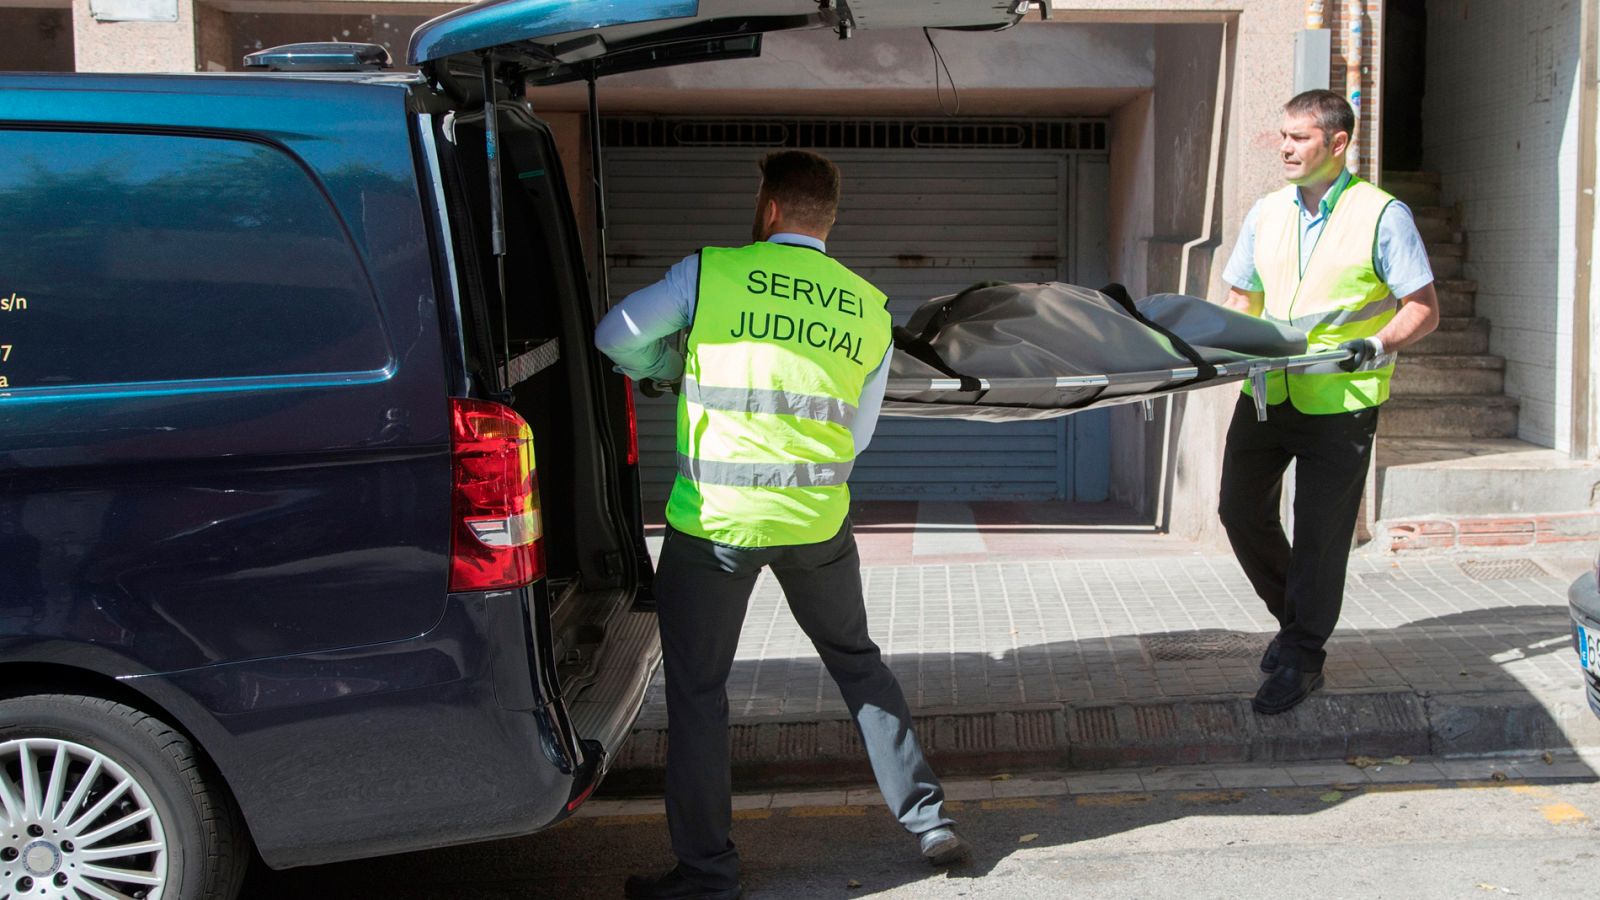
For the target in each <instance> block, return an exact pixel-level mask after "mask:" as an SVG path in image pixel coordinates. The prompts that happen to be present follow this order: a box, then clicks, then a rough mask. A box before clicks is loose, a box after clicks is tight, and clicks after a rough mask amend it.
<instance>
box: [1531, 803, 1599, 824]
mask: <svg viewBox="0 0 1600 900" xmlns="http://www.w3.org/2000/svg"><path fill="white" fill-rule="evenodd" d="M1539 813H1540V814H1541V815H1543V816H1544V820H1545V821H1546V822H1549V823H1550V824H1551V825H1571V824H1573V823H1575V822H1587V821H1589V817H1588V816H1586V815H1584V814H1583V810H1581V809H1579V808H1577V807H1576V806H1573V805H1572V804H1571V803H1552V804H1550V805H1549V806H1541V807H1539Z"/></svg>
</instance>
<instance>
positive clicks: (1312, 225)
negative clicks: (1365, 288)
mask: <svg viewBox="0 0 1600 900" xmlns="http://www.w3.org/2000/svg"><path fill="white" fill-rule="evenodd" d="M1349 184H1350V173H1349V172H1348V171H1346V172H1345V173H1344V174H1342V175H1340V176H1339V179H1338V180H1337V181H1335V182H1334V183H1333V186H1332V187H1330V188H1329V189H1328V192H1327V193H1326V194H1324V195H1323V197H1322V202H1321V203H1319V204H1317V208H1316V209H1314V210H1309V209H1306V208H1305V205H1304V203H1303V202H1302V201H1301V198H1300V192H1299V191H1295V194H1294V202H1295V205H1296V206H1299V207H1300V271H1301V272H1302V273H1304V272H1305V270H1306V265H1307V264H1308V263H1309V262H1310V260H1311V253H1312V251H1313V250H1315V249H1316V247H1317V239H1318V238H1320V237H1322V230H1323V228H1324V227H1326V226H1327V224H1328V214H1329V213H1330V212H1332V211H1333V210H1332V207H1330V206H1328V198H1329V197H1337V196H1338V195H1339V194H1340V192H1342V191H1343V190H1344V189H1345V187H1346V186H1348V185H1349ZM1268 199H1270V198H1269V197H1263V198H1261V199H1260V200H1257V201H1256V205H1255V206H1252V207H1250V214H1249V215H1247V216H1245V219H1244V227H1243V228H1240V229H1239V242H1238V243H1236V244H1234V245H1233V255H1232V256H1231V257H1229V258H1228V266H1227V268H1225V269H1223V270H1222V280H1223V281H1226V282H1227V283H1229V284H1231V285H1233V286H1234V287H1236V288H1238V289H1239V290H1241V291H1260V290H1261V275H1260V274H1259V273H1258V272H1256V220H1257V219H1259V218H1260V217H1261V204H1263V203H1266V202H1267V201H1268ZM1373 263H1374V265H1375V266H1376V268H1377V272H1378V277H1379V278H1382V279H1383V280H1384V282H1385V283H1386V284H1388V285H1389V289H1390V290H1391V291H1393V292H1394V295H1395V297H1409V296H1411V295H1412V294H1415V293H1416V292H1417V291H1420V290H1422V289H1423V288H1425V287H1427V286H1428V285H1429V284H1431V283H1433V266H1432V265H1430V264H1429V263H1428V248H1427V246H1425V245H1424V244H1423V242H1422V235H1421V234H1420V233H1418V231H1417V222H1416V220H1415V219H1413V218H1412V216H1411V208H1410V207H1408V206H1406V205H1405V204H1404V203H1401V202H1400V201H1399V200H1396V201H1394V202H1393V203H1391V204H1389V206H1388V208H1386V209H1385V210H1384V211H1383V215H1382V216H1380V217H1379V218H1378V247H1377V252H1376V253H1374V254H1373Z"/></svg>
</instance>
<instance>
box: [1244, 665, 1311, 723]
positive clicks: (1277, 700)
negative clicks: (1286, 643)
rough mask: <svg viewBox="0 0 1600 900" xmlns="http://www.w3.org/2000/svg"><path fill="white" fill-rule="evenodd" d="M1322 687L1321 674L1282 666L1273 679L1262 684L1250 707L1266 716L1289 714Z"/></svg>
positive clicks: (1295, 667)
mask: <svg viewBox="0 0 1600 900" xmlns="http://www.w3.org/2000/svg"><path fill="white" fill-rule="evenodd" d="M1319 687H1322V673H1321V672H1307V671H1305V670H1303V669H1301V668H1300V667H1299V666H1296V665H1282V666H1279V667H1278V670H1277V671H1276V672H1273V673H1272V677H1270V678H1268V679H1267V680H1266V681H1263V682H1262V683H1261V689H1260V690H1258V691H1256V696H1255V699H1254V700H1252V701H1250V706H1251V707H1252V708H1254V709H1255V711H1256V712H1258V713H1261V714H1262V715H1264V716H1275V715H1277V714H1278V713H1282V712H1288V711H1289V710H1291V709H1294V708H1295V707H1296V706H1298V705H1299V704H1300V701H1301V700H1304V699H1305V698H1307V697H1309V696H1311V692H1312V691H1314V690H1316V689H1317V688H1319Z"/></svg>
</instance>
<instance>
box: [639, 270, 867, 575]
mask: <svg viewBox="0 0 1600 900" xmlns="http://www.w3.org/2000/svg"><path fill="white" fill-rule="evenodd" d="M886 303H887V298H886V297H885V296H884V294H883V292H882V291H879V290H878V289H877V288H875V287H873V286H872V285H871V284H869V283H868V282H867V281H865V280H864V279H862V278H861V277H860V276H858V275H856V274H855V273H854V272H851V271H850V270H849V269H847V268H845V267H844V266H843V265H841V264H839V263H838V262H835V261H834V260H833V259H831V258H829V257H828V256H827V255H826V254H824V253H821V252H819V251H817V250H813V249H811V248H809V247H799V246H793V245H787V244H775V243H770V242H762V243H757V244H751V245H749V246H746V247H739V248H736V249H723V248H716V247H707V248H706V249H704V250H702V251H700V284H699V293H698V297H697V299H696V301H695V313H694V323H693V324H692V325H691V326H690V329H689V340H688V346H687V349H686V352H685V354H684V366H683V386H682V392H681V394H680V396H679V400H678V477H677V479H676V480H675V481H674V482H673V486H672V495H671V497H670V498H669V499H668V501H667V521H668V522H669V523H670V524H671V525H672V527H673V528H675V529H677V530H679V531H681V532H684V533H685V534H691V535H694V536H696V537H701V538H705V539H707V540H711V541H715V542H717V543H719V544H728V545H731V546H734V547H774V546H789V545H794V544H814V543H819V542H821V541H826V540H828V539H830V538H832V537H833V536H834V535H835V534H837V533H838V532H839V528H840V527H841V526H842V525H843V524H844V519H845V516H846V515H848V514H849V512H850V488H849V485H848V484H847V483H846V480H847V479H848V478H849V477H850V470H851V468H852V466H853V465H854V463H855V455H856V454H855V439H854V438H853V437H852V435H851V431H850V426H851V423H852V422H853V421H854V419H855V416H856V412H857V408H858V407H859V406H860V403H861V392H862V389H863V388H864V387H865V385H866V382H867V377H868V376H869V375H871V374H872V371H873V370H874V369H876V368H877V367H878V365H879V363H881V362H882V361H883V357H884V353H885V352H886V351H887V350H888V349H889V344H890V341H891V325H890V320H889V311H888V309H887V307H886Z"/></svg>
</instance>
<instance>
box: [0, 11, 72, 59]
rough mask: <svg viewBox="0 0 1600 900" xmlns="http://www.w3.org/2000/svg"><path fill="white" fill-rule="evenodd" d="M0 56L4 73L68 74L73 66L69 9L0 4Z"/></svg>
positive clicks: (70, 12)
mask: <svg viewBox="0 0 1600 900" xmlns="http://www.w3.org/2000/svg"><path fill="white" fill-rule="evenodd" d="M0 34H3V35H5V46H6V50H5V53H0V71H3V72H71V71H72V70H73V68H74V64H73V52H74V51H73V42H72V7H71V6H70V5H68V4H62V5H61V6H59V7H36V6H3V5H0Z"/></svg>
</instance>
